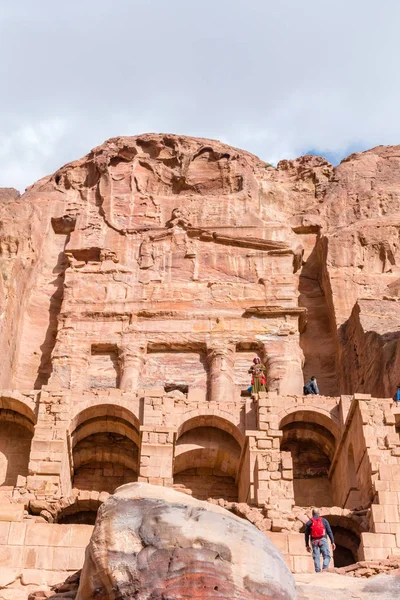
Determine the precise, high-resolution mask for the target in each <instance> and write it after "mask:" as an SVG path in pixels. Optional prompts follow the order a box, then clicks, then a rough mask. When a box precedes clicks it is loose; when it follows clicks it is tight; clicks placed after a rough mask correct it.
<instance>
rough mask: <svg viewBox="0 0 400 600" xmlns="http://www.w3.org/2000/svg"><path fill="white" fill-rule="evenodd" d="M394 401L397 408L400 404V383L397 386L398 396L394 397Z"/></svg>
mask: <svg viewBox="0 0 400 600" xmlns="http://www.w3.org/2000/svg"><path fill="white" fill-rule="evenodd" d="M394 401H395V402H396V406H398V405H399V404H400V383H398V384H397V390H396V395H395V397H394Z"/></svg>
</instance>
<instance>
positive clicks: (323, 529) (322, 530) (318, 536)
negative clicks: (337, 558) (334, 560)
mask: <svg viewBox="0 0 400 600" xmlns="http://www.w3.org/2000/svg"><path fill="white" fill-rule="evenodd" d="M328 537H329V539H330V540H331V544H332V550H335V548H336V546H335V542H334V539H333V533H332V529H331V526H330V525H329V523H328V521H327V520H326V519H324V518H322V517H320V516H319V510H318V509H317V508H314V509H313V511H312V519H310V520H309V521H307V524H306V531H305V538H306V548H307V552H312V557H313V560H314V566H315V572H316V573H319V572H320V571H321V554H322V558H323V563H322V570H323V571H324V570H325V569H327V568H328V567H329V563H330V562H331V553H330V550H329V542H328ZM310 540H311V546H310Z"/></svg>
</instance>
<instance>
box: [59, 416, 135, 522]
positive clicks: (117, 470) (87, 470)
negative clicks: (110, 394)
mask: <svg viewBox="0 0 400 600" xmlns="http://www.w3.org/2000/svg"><path fill="white" fill-rule="evenodd" d="M112 409H113V410H112ZM134 419H135V420H134ZM136 421H137V420H136V418H133V415H132V414H131V413H130V412H129V411H128V410H127V409H123V408H121V407H117V410H116V407H112V406H111V405H100V406H96V407H91V408H88V409H86V410H85V411H82V413H80V415H78V416H77V417H76V418H75V420H74V426H75V429H74V430H73V431H72V434H71V442H72V444H71V445H72V464H73V481H72V486H73V488H74V490H75V493H79V490H88V491H92V492H93V491H96V492H108V493H110V494H112V493H113V492H114V490H115V489H116V488H117V487H119V486H120V485H123V484H125V483H130V482H133V481H137V475H138V455H139V450H138V440H139V434H138V430H137V428H136V426H135V425H136ZM84 512H87V511H84ZM82 518H83V517H82ZM85 518H89V516H88V515H86V516H85Z"/></svg>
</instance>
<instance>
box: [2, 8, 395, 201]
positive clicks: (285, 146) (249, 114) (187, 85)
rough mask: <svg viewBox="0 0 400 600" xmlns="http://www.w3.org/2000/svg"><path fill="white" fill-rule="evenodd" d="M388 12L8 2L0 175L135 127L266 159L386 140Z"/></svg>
mask: <svg viewBox="0 0 400 600" xmlns="http://www.w3.org/2000/svg"><path fill="white" fill-rule="evenodd" d="M399 22H400V4H399V3H398V2H396V0H385V2H381V3H380V4H377V3H376V2H374V1H373V0H346V1H345V0H337V1H336V2H335V3H327V2H321V0H304V1H303V2H299V1H298V0H286V1H285V2H281V3H276V2H271V1H269V0H218V1H217V2H216V1H215V0H203V1H202V2H201V3H193V2H188V1H187V0H170V1H169V2H165V0H146V1H145V0H118V1H117V2H113V3H110V2H106V0H79V1H78V0H71V1H70V2H69V3H68V4H65V3H64V4H59V3H54V2H53V1H51V0H40V2H35V3H32V2H31V0H19V1H18V2H14V3H8V6H7V7H4V10H2V14H1V19H0V52H1V56H2V61H1V63H0V80H1V81H2V83H3V86H2V88H3V89H2V94H1V98H0V108H1V111H0V157H1V164H0V185H8V186H11V185H14V186H16V187H19V188H20V189H21V188H23V187H25V186H26V185H29V184H31V183H33V181H34V180H36V179H38V178H40V177H42V176H44V175H46V174H47V173H50V172H53V171H54V170H55V169H57V168H58V167H59V166H61V165H62V164H63V163H65V162H68V161H70V160H74V159H76V158H78V157H80V156H82V155H83V154H85V153H86V152H88V151H89V150H90V149H91V148H92V147H93V146H95V145H97V144H100V143H102V142H103V141H104V140H105V139H107V138H109V137H114V136H116V135H134V134H137V133H142V132H144V131H145V132H149V131H156V132H160V131H162V132H167V131H169V132H174V133H182V134H187V135H196V136H202V137H211V138H220V139H223V141H226V142H227V143H230V144H232V145H234V146H238V147H243V148H245V149H246V150H249V151H250V152H253V153H255V154H258V155H259V156H261V157H262V158H264V159H265V160H269V161H272V162H276V161H278V160H279V159H281V158H286V157H294V156H297V155H298V154H300V153H301V152H305V151H306V150H309V149H315V150H318V149H319V150H321V151H323V152H329V153H331V154H332V155H337V156H338V157H340V156H343V155H344V154H346V152H347V151H348V150H349V149H353V148H354V147H357V148H366V147H371V146H374V145H377V144H380V143H383V144H391V143H397V142H400V117H399V111H398V105H399V97H400V80H399V76H398V71H399V69H398V65H399V58H400V56H399V55H400V44H399V41H398V28H399Z"/></svg>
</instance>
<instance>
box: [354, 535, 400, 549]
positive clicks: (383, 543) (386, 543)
mask: <svg viewBox="0 0 400 600" xmlns="http://www.w3.org/2000/svg"><path fill="white" fill-rule="evenodd" d="M361 538H362V543H363V545H364V548H395V547H396V536H395V535H394V534H392V533H368V532H364V533H362V534H361Z"/></svg>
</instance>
